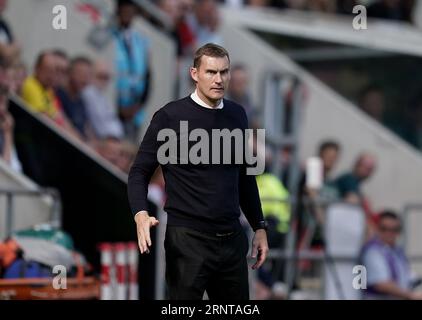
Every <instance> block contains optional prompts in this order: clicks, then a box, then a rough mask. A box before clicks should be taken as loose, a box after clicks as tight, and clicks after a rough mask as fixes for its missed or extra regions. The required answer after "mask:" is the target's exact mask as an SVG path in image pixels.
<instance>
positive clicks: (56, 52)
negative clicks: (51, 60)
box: [51, 48, 69, 60]
mask: <svg viewBox="0 0 422 320" xmlns="http://www.w3.org/2000/svg"><path fill="white" fill-rule="evenodd" d="M51 53H52V54H54V55H55V56H57V57H60V58H62V59H65V60H68V59H69V56H68V54H67V53H66V51H64V50H63V49H59V48H57V49H53V50H51Z"/></svg>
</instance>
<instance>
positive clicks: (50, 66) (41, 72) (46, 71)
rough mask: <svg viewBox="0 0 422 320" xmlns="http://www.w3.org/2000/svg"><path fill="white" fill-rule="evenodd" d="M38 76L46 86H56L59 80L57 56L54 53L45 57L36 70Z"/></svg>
mask: <svg viewBox="0 0 422 320" xmlns="http://www.w3.org/2000/svg"><path fill="white" fill-rule="evenodd" d="M36 77H37V79H38V81H40V82H41V84H42V85H43V86H44V87H45V88H52V87H54V85H55V84H56V80H57V73H56V57H55V56H54V55H52V54H48V55H46V56H45V57H44V59H43V61H42V63H41V64H40V65H39V66H38V68H37V70H36Z"/></svg>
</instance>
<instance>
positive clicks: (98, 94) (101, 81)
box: [82, 61, 124, 139]
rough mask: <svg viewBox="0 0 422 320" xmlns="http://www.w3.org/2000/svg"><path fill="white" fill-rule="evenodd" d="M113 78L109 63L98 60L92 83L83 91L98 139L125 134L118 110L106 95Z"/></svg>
mask: <svg viewBox="0 0 422 320" xmlns="http://www.w3.org/2000/svg"><path fill="white" fill-rule="evenodd" d="M111 78H112V74H111V70H110V67H109V66H108V64H107V63H106V62H104V61H97V62H96V63H95V65H94V78H93V81H92V84H91V85H89V86H88V87H87V88H85V90H84V91H83V93H82V99H83V102H84V104H85V107H86V112H87V115H88V119H89V122H90V123H91V126H92V128H93V130H94V134H95V136H96V137H97V139H104V138H106V137H114V138H117V139H122V138H123V136H124V132H123V127H122V124H121V122H120V120H119V118H118V117H117V114H116V110H115V109H114V108H113V106H112V104H111V103H110V101H109V100H108V99H107V97H106V92H105V91H106V90H107V87H108V85H109V83H110V79H111Z"/></svg>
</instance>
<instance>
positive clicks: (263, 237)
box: [252, 229, 268, 270]
mask: <svg viewBox="0 0 422 320" xmlns="http://www.w3.org/2000/svg"><path fill="white" fill-rule="evenodd" d="M267 254H268V242H267V232H266V231H265V230H264V229H258V230H256V232H255V235H254V237H253V240H252V258H256V262H255V264H254V265H253V266H252V269H254V270H255V269H258V268H259V267H261V266H262V264H263V263H264V262H265V259H266V258H267Z"/></svg>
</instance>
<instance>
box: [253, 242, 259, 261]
mask: <svg viewBox="0 0 422 320" xmlns="http://www.w3.org/2000/svg"><path fill="white" fill-rule="evenodd" d="M257 254H258V246H257V245H256V244H252V258H256V255H257Z"/></svg>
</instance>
